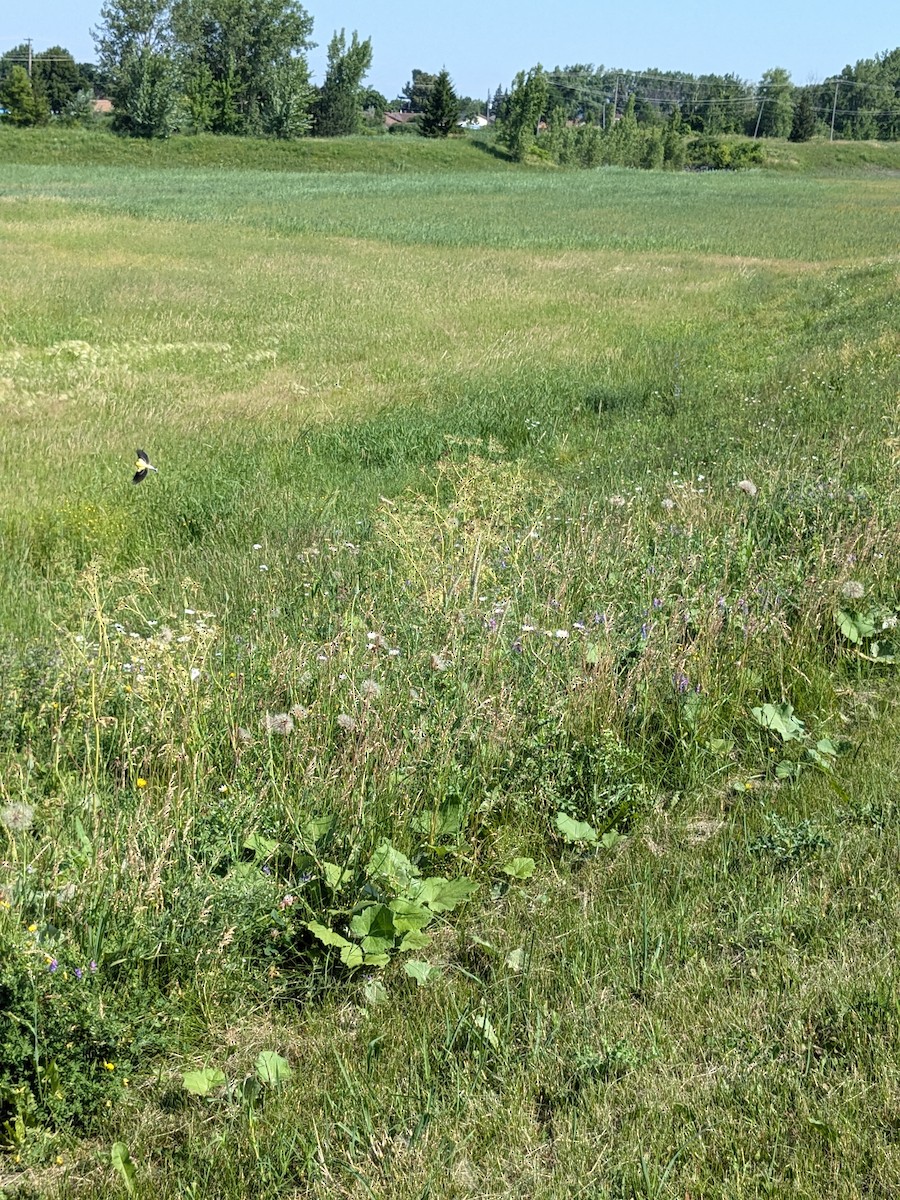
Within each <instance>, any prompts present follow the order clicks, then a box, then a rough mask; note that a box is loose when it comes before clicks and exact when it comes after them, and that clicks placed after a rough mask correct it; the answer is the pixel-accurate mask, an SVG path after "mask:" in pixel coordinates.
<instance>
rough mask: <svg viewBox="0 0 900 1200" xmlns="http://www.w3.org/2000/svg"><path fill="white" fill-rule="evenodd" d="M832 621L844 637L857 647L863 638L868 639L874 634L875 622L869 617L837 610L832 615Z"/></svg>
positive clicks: (846, 610)
mask: <svg viewBox="0 0 900 1200" xmlns="http://www.w3.org/2000/svg"><path fill="white" fill-rule="evenodd" d="M834 619H835V620H836V621H837V625H838V629H840V631H841V633H842V634H843V635H844V637H845V638H847V640H848V641H850V642H855V643H856V644H857V645H858V644H859V643H860V642H861V641H862V640H863V638H869V637H871V636H872V634H873V633H874V632H875V622H874V621H873V620H872V618H871V617H870V616H863V615H862V614H861V613H855V612H850V611H849V610H848V609H846V608H839V609H838V610H837V612H836V613H835V614H834Z"/></svg>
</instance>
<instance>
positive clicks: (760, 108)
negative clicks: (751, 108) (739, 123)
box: [753, 97, 766, 141]
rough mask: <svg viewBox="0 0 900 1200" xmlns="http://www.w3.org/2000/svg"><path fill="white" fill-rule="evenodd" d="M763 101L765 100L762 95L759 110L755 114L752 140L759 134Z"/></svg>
mask: <svg viewBox="0 0 900 1200" xmlns="http://www.w3.org/2000/svg"><path fill="white" fill-rule="evenodd" d="M765 102H766V100H765V97H763V99H762V100H760V102H759V112H758V113H757V116H756V128H755V129H754V130H753V140H754V141H755V140H756V138H757V136H758V134H759V123H760V121H761V120H762V110H763V105H764V104H765Z"/></svg>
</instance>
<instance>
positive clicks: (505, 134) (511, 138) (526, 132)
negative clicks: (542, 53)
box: [497, 63, 548, 162]
mask: <svg viewBox="0 0 900 1200" xmlns="http://www.w3.org/2000/svg"><path fill="white" fill-rule="evenodd" d="M547 98H548V88H547V76H546V74H545V73H544V68H543V67H542V66H541V65H540V63H538V65H537V66H535V67H532V68H531V70H530V71H528V72H527V74H526V72H525V71H520V72H519V73H518V75H517V76H516V77H515V79H514V80H513V86H512V91H511V92H510V94H509V100H508V101H507V104H506V111H505V112H504V115H503V117H502V119H500V120H498V122H497V124H498V126H499V135H498V136H499V140H500V142H501V144H502V145H504V146H506V148H507V150H509V152H510V154H511V155H512V157H513V158H514V159H515V160H516V162H521V161H522V160H523V159H524V158H525V156H526V154H527V153H528V151H529V150H530V149H531V147H532V146H533V145H534V142H535V138H536V137H537V129H538V125H539V124H540V120H541V117H542V116H543V113H544V109H545V107H546V105H547Z"/></svg>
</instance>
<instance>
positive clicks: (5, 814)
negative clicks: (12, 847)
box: [0, 802, 34, 833]
mask: <svg viewBox="0 0 900 1200" xmlns="http://www.w3.org/2000/svg"><path fill="white" fill-rule="evenodd" d="M33 823H34V809H33V808H32V807H31V805H30V804H23V803H21V802H17V803H15V804H7V805H6V806H5V807H4V808H0V824H3V825H5V826H6V828H7V829H8V830H9V831H10V833H25V832H26V831H27V830H29V829H30V828H31V826H32V824H33Z"/></svg>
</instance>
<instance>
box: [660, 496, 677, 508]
mask: <svg viewBox="0 0 900 1200" xmlns="http://www.w3.org/2000/svg"><path fill="white" fill-rule="evenodd" d="M662 506H663V508H664V509H665V510H666V512H671V511H672V509H673V508H674V507H675V501H674V500H672V499H670V498H669V497H668V496H666V498H665V500H663V501H662Z"/></svg>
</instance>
